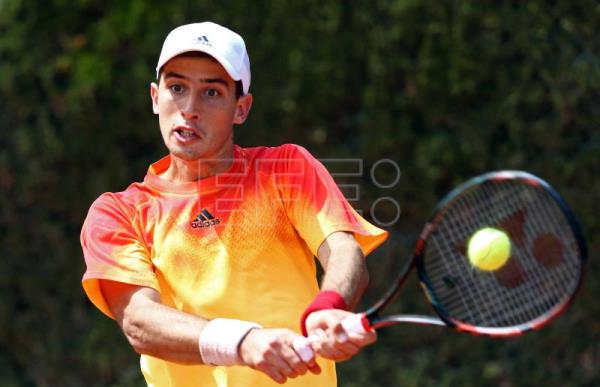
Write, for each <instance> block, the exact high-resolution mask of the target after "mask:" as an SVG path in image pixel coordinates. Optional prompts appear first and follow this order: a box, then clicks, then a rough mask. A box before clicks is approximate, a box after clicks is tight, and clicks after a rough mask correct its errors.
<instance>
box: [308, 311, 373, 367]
mask: <svg viewBox="0 0 600 387" xmlns="http://www.w3.org/2000/svg"><path fill="white" fill-rule="evenodd" d="M313 315H314V316H313ZM355 316H357V317H355ZM349 317H350V319H351V320H356V321H358V322H359V323H360V318H361V317H360V315H355V314H352V313H350V312H346V311H340V310H324V311H318V312H314V313H312V314H311V315H310V316H309V317H308V319H307V327H308V326H309V324H310V327H312V329H310V327H309V333H310V334H311V335H315V336H316V337H318V340H316V341H314V343H313V349H314V350H315V352H316V353H317V354H318V355H320V356H322V357H324V358H327V359H331V360H335V361H344V360H348V359H350V358H351V357H352V356H354V355H356V354H357V353H358V352H359V351H360V350H361V348H363V347H365V346H367V345H369V344H372V343H373V342H375V341H376V339H377V334H376V333H375V331H366V330H364V329H359V330H357V329H351V327H350V329H348V330H346V329H345V328H344V325H348V324H347V322H346V323H344V321H346V319H348V318H349Z"/></svg>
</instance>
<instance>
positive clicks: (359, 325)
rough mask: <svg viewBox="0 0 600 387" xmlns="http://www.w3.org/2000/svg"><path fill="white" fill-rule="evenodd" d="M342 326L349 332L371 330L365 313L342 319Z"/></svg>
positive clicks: (357, 332)
mask: <svg viewBox="0 0 600 387" xmlns="http://www.w3.org/2000/svg"><path fill="white" fill-rule="evenodd" d="M342 327H343V328H344V329H345V330H346V333H348V334H353V333H354V334H363V333H367V332H369V331H370V330H371V324H369V320H367V317H366V316H365V314H364V313H360V314H355V315H353V316H350V317H348V318H345V319H343V320H342Z"/></svg>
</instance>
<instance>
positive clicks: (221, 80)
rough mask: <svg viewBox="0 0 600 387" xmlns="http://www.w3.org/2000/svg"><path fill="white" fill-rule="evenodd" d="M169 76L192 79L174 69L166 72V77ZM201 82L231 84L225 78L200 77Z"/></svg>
mask: <svg viewBox="0 0 600 387" xmlns="http://www.w3.org/2000/svg"><path fill="white" fill-rule="evenodd" d="M167 78H181V79H184V80H191V78H190V77H187V76H185V75H183V74H179V73H176V72H174V71H170V72H168V73H166V74H165V79H167ZM198 81H199V82H204V83H220V84H222V85H224V86H229V84H228V83H227V81H226V80H225V79H223V78H200V79H198Z"/></svg>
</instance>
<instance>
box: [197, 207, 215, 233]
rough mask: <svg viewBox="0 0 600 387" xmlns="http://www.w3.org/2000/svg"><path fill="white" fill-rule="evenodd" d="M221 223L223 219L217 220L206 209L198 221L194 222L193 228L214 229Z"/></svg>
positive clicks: (201, 212)
mask: <svg viewBox="0 0 600 387" xmlns="http://www.w3.org/2000/svg"><path fill="white" fill-rule="evenodd" d="M219 223H221V219H219V218H215V217H214V216H213V215H212V214H211V213H210V212H208V210H207V209H206V208H204V209H202V211H200V213H199V214H198V216H197V217H196V219H194V220H192V223H191V225H192V227H193V228H204V227H212V226H214V225H217V224H219Z"/></svg>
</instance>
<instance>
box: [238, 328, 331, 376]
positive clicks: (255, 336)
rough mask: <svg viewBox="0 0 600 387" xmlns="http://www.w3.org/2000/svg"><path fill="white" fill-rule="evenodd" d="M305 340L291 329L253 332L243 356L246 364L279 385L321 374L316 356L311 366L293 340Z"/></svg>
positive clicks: (244, 344) (241, 348)
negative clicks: (292, 379) (309, 373)
mask: <svg viewBox="0 0 600 387" xmlns="http://www.w3.org/2000/svg"><path fill="white" fill-rule="evenodd" d="M299 337H300V338H302V337H303V336H300V335H298V334H296V333H294V332H292V331H291V330H289V329H253V330H251V331H250V332H249V333H248V335H246V337H245V338H244V339H243V340H242V342H241V343H240V346H239V355H240V358H241V359H242V361H243V362H244V364H245V365H247V366H248V367H250V368H253V369H255V370H258V371H261V372H264V373H265V374H267V375H268V376H269V377H270V378H271V379H273V380H274V381H276V382H277V383H282V384H283V383H285V382H286V381H287V379H288V378H295V377H297V376H300V375H304V374H305V373H306V372H307V371H310V372H312V373H313V374H319V373H321V368H320V367H319V365H318V364H317V363H316V362H315V358H314V357H313V358H312V359H311V360H309V361H308V362H307V363H305V362H304V361H302V358H301V357H300V355H299V354H298V353H297V352H296V351H295V350H294V346H293V341H294V339H297V338H299Z"/></svg>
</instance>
